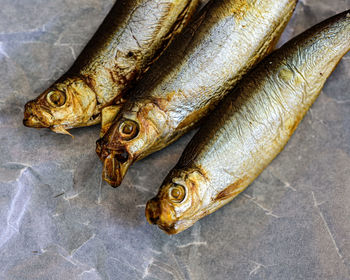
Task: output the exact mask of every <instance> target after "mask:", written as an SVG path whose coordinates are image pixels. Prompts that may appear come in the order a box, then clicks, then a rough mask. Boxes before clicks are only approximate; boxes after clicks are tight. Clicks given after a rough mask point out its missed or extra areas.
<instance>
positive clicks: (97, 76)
mask: <svg viewBox="0 0 350 280" xmlns="http://www.w3.org/2000/svg"><path fill="white" fill-rule="evenodd" d="M202 1H203V0H202ZM198 4H199V0H154V1H148V0H129V1H117V2H116V4H115V6H114V7H113V9H112V10H111V12H110V13H109V15H108V16H107V18H106V19H105V21H104V22H103V24H102V25H101V27H100V28H99V29H98V31H97V32H96V34H95V35H94V37H93V38H92V39H91V41H90V42H89V44H88V45H87V47H86V48H85V49H84V51H83V52H82V53H81V55H80V56H79V57H78V59H77V61H76V62H75V64H74V65H73V66H72V67H71V69H70V70H69V71H68V72H67V73H66V74H65V75H63V77H61V78H60V79H59V80H58V81H56V82H55V83H54V84H53V85H52V86H51V87H50V88H48V89H47V90H46V91H45V92H43V93H42V94H41V95H40V96H38V97H37V98H36V99H35V100H32V101H30V102H28V103H27V104H26V105H25V112H24V121H23V123H24V125H25V126H29V127H36V128H43V127H47V128H51V129H52V130H53V131H55V132H58V133H66V134H67V133H68V132H67V131H66V130H67V129H71V128H74V127H82V126H89V125H93V124H97V123H99V122H100V121H101V110H102V109H103V108H104V107H106V106H108V105H110V104H116V105H118V103H119V102H122V100H121V98H122V95H123V93H124V92H125V91H126V90H127V89H128V88H129V87H130V86H131V84H132V83H134V82H135V81H136V80H138V79H139V78H140V77H141V76H142V75H143V73H145V72H146V71H147V70H148V68H149V67H150V65H151V64H152V63H153V62H154V61H156V60H157V59H158V57H159V56H160V55H161V54H162V52H163V51H164V50H165V49H166V48H167V46H168V45H169V44H170V42H171V41H172V39H173V38H174V36H175V35H176V34H178V33H179V32H180V31H181V30H182V29H183V27H184V26H185V25H186V24H187V23H188V21H189V20H190V18H191V16H192V15H193V13H194V12H195V10H196V8H197V6H198Z"/></svg>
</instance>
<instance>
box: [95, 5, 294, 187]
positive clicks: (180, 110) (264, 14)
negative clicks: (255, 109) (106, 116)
mask: <svg viewBox="0 0 350 280" xmlns="http://www.w3.org/2000/svg"><path fill="white" fill-rule="evenodd" d="M296 2H297V1H296V0H293V1H291V0H282V1H275V0H239V1H237V0H216V1H213V2H212V4H211V5H210V6H209V7H208V11H207V13H206V16H205V18H204V19H203V23H202V24H201V25H200V26H199V27H198V29H197V30H196V33H195V35H194V37H193V40H192V41H191V42H190V43H189V45H188V46H187V48H186V51H185V52H184V53H181V55H179V56H174V55H168V53H166V54H165V55H164V56H163V57H162V59H161V61H158V63H157V64H156V65H155V66H154V67H155V68H153V69H152V71H151V72H152V75H151V74H150V73H148V76H146V77H144V78H143V79H142V81H140V83H139V84H138V85H137V86H136V88H135V89H134V90H133V91H131V93H132V94H131V96H130V98H128V100H127V102H126V103H125V105H124V106H123V108H122V110H121V111H120V112H119V114H118V115H117V117H116V120H115V123H114V124H113V125H112V126H111V128H110V129H109V130H108V132H107V133H106V135H105V136H104V137H103V138H101V139H100V140H99V141H98V142H97V148H96V152H97V154H98V155H99V157H100V159H101V161H102V162H103V164H104V169H103V170H104V171H103V178H104V180H105V181H107V182H108V183H109V184H110V185H112V186H114V187H116V186H118V185H120V183H121V182H122V179H123V177H124V175H125V173H126V171H127V169H128V168H129V166H130V165H131V164H132V163H133V162H135V161H136V160H139V159H142V158H144V157H146V156H147V155H149V154H151V153H153V152H155V151H158V150H160V149H162V148H164V147H166V146H168V145H169V144H170V143H172V142H174V141H175V140H177V139H178V138H179V137H180V136H182V135H183V134H184V133H186V132H187V131H189V130H190V129H192V128H193V127H194V126H195V125H197V124H198V122H199V120H200V119H201V118H203V117H204V116H205V115H206V114H207V113H208V112H209V111H210V109H212V108H213V107H214V106H215V105H216V104H217V102H218V101H219V100H220V99H222V98H223V97H224V96H225V95H226V94H227V93H228V92H229V91H230V89H231V88H232V87H233V86H234V85H235V84H236V83H237V82H238V80H240V78H241V77H242V76H243V75H244V74H245V73H247V72H248V70H249V69H250V68H252V67H253V66H254V65H255V64H256V63H257V62H258V61H259V60H261V59H262V58H263V57H264V56H265V55H266V54H267V53H269V52H270V51H271V49H272V48H273V46H274V45H275V43H276V42H277V41H278V39H279V37H280V35H281V33H282V31H283V30H284V28H285V26H286V24H287V23H288V21H289V19H290V17H291V15H292V14H293V11H294V8H295V5H296ZM179 39H180V38H179ZM174 53H175V51H174ZM169 65H170V67H171V68H169ZM161 67H164V69H165V71H164V69H163V71H162V69H161ZM168 69H170V70H168ZM153 70H154V71H153ZM157 75H158V76H159V75H161V77H160V79H157V78H156V77H155V76H157ZM125 127H128V129H126V130H129V132H130V133H132V135H131V134H129V133H125V131H123V129H124V128H125Z"/></svg>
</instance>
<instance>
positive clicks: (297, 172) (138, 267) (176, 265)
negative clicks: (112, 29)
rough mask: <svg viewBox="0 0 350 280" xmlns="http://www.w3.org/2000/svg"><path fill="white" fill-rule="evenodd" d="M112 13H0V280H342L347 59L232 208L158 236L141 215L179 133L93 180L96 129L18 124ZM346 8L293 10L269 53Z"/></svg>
mask: <svg viewBox="0 0 350 280" xmlns="http://www.w3.org/2000/svg"><path fill="white" fill-rule="evenodd" d="M113 2H114V1H113V0H98V1H97V0H21V1H20V0H0V7H1V9H0V65H1V67H0V76H1V78H2V79H1V82H0V97H1V98H0V128H1V130H0V138H1V139H0V155H1V156H0V279H4V280H31V279H35V280H39V279H40V280H41V279H42V280H47V279H52V280H61V279H79V280H82V279H84V280H85V279H87V280H99V279H103V280H105V279H113V280H114V279H132V280H135V279H147V280H151V279H161V280H167V279H192V280H196V279H198V280H199V279H234V280H236V279H237V280H242V279H254V280H255V279H259V280H260V279H283V280H284V279H303V280H305V279H310V280H311V279H320V280H326V279H327V280H328V279H336V280H342V279H350V219H349V217H350V207H349V205H350V95H349V94H350V92H349V91H350V90H349V78H350V55H347V56H346V57H344V59H343V60H342V61H341V63H340V64H339V66H338V68H337V69H336V70H335V72H334V73H333V75H332V76H331V78H330V79H329V81H328V82H327V84H326V86H325V88H324V90H323V92H322V94H321V95H320V97H319V99H318V100H317V101H316V103H315V104H314V106H313V107H312V109H311V110H310V112H309V113H308V114H307V116H306V117H305V119H304V120H303V122H302V123H301V125H300V127H299V128H298V129H297V131H296V133H295V134H294V136H293V137H292V139H291V141H290V142H289V144H288V145H287V147H286V148H285V150H284V151H283V152H282V153H281V154H280V155H279V156H278V157H277V158H276V159H275V160H274V161H273V162H272V164H271V165H270V166H269V167H268V168H267V169H266V170H265V171H264V172H263V173H262V175H261V176H260V177H259V178H258V179H257V180H256V181H255V182H254V183H253V184H252V185H251V186H250V187H249V188H248V189H247V190H246V191H245V192H244V193H243V194H242V195H240V196H239V197H238V198H237V199H235V200H234V201H233V202H232V203H230V204H228V205H227V206H225V207H223V208H222V209H220V210H219V211H217V212H215V213H214V214H212V215H210V216H208V217H206V218H204V219H202V220H201V221H200V222H198V223H196V224H195V226H193V227H192V228H190V229H189V230H187V231H185V232H183V233H181V234H179V235H177V236H167V235H165V234H164V233H163V232H161V231H160V230H159V229H158V228H157V227H153V226H150V225H148V223H147V222H146V219H145V217H144V206H145V203H146V201H147V200H148V199H149V198H151V197H152V196H153V195H154V194H155V193H156V192H157V189H158V187H159V185H160V183H161V181H162V180H163V178H164V176H165V175H166V174H167V173H168V171H169V170H170V169H171V168H172V166H173V165H174V164H175V163H176V162H177V159H178V157H179V156H180V154H181V152H182V150H183V148H184V147H185V145H186V143H187V142H188V141H189V139H190V137H191V136H192V134H189V135H186V136H185V137H183V138H182V139H181V140H179V141H178V142H176V143H175V144H174V145H172V146H170V147H168V148H167V149H165V150H163V151H161V152H158V153H156V154H154V155H152V156H150V157H149V158H147V159H145V160H142V161H141V162H138V163H137V164H135V165H134V166H133V167H132V168H131V169H130V171H129V173H128V174H127V176H126V178H125V181H124V183H123V184H122V186H121V187H120V188H118V189H112V188H110V187H109V186H108V185H106V184H105V183H103V182H102V181H101V163H100V162H99V160H98V158H97V156H96V154H95V151H94V149H95V141H96V139H97V136H98V132H99V128H98V127H90V128H82V129H75V130H74V131H72V132H73V134H74V135H75V138H74V139H72V138H70V137H68V136H63V135H57V134H54V133H52V132H50V131H48V130H35V129H29V128H25V127H24V126H23V125H22V117H23V106H24V104H25V103H26V101H28V100H29V99H32V98H34V97H35V96H37V94H38V93H40V92H41V91H42V90H43V89H45V88H46V87H48V86H49V85H50V83H51V82H53V81H54V80H55V79H56V78H58V77H59V76H60V75H62V74H63V73H64V72H65V71H66V70H67V69H68V68H69V66H70V65H71V64H72V63H73V61H74V59H75V58H76V56H77V54H78V53H79V52H80V51H81V50H82V48H83V47H84V45H85V44H86V42H87V41H88V40H89V38H90V37H91V35H92V34H93V33H94V31H95V30H96V29H97V27H98V25H99V24H100V22H101V21H102V20H103V18H104V16H105V15H106V13H107V12H108V10H109V9H110V7H111V6H112V4H113ZM349 8H350V0H301V1H300V2H299V4H298V7H297V10H296V13H295V15H294V17H293V19H292V21H291V22H290V24H289V26H288V28H287V30H286V32H285V33H284V35H283V38H282V41H283V42H284V41H286V40H288V39H290V38H291V37H293V36H294V35H296V34H298V33H300V32H302V31H303V30H305V29H306V28H308V27H310V26H311V25H313V24H315V23H317V22H319V21H321V20H323V19H325V18H327V17H329V16H331V15H333V14H335V13H338V12H341V11H343V10H346V9H349Z"/></svg>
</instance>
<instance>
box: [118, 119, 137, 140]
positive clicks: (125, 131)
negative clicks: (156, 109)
mask: <svg viewBox="0 0 350 280" xmlns="http://www.w3.org/2000/svg"><path fill="white" fill-rule="evenodd" d="M119 133H120V135H121V136H122V138H123V139H124V140H131V139H134V138H135V137H136V136H137V134H138V133H139V126H138V124H137V123H136V122H134V121H132V120H122V121H121V122H120V125H119Z"/></svg>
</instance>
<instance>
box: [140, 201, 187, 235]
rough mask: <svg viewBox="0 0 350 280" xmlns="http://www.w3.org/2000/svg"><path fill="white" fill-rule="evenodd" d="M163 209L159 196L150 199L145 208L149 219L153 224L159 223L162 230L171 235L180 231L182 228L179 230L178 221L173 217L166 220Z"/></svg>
mask: <svg viewBox="0 0 350 280" xmlns="http://www.w3.org/2000/svg"><path fill="white" fill-rule="evenodd" d="M161 209H162V208H161V203H160V200H159V199H158V198H153V199H151V200H149V201H148V202H147V205H146V210H145V215H146V219H147V221H148V222H149V223H150V224H151V225H157V226H158V227H159V228H160V229H161V230H163V231H164V232H166V233H167V234H169V235H172V234H177V233H179V232H180V231H181V230H180V231H179V229H178V228H177V226H176V225H177V223H176V222H173V221H171V219H169V221H165V220H164V214H163V215H162V210H161ZM167 216H168V215H167ZM167 220H168V219H167Z"/></svg>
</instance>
